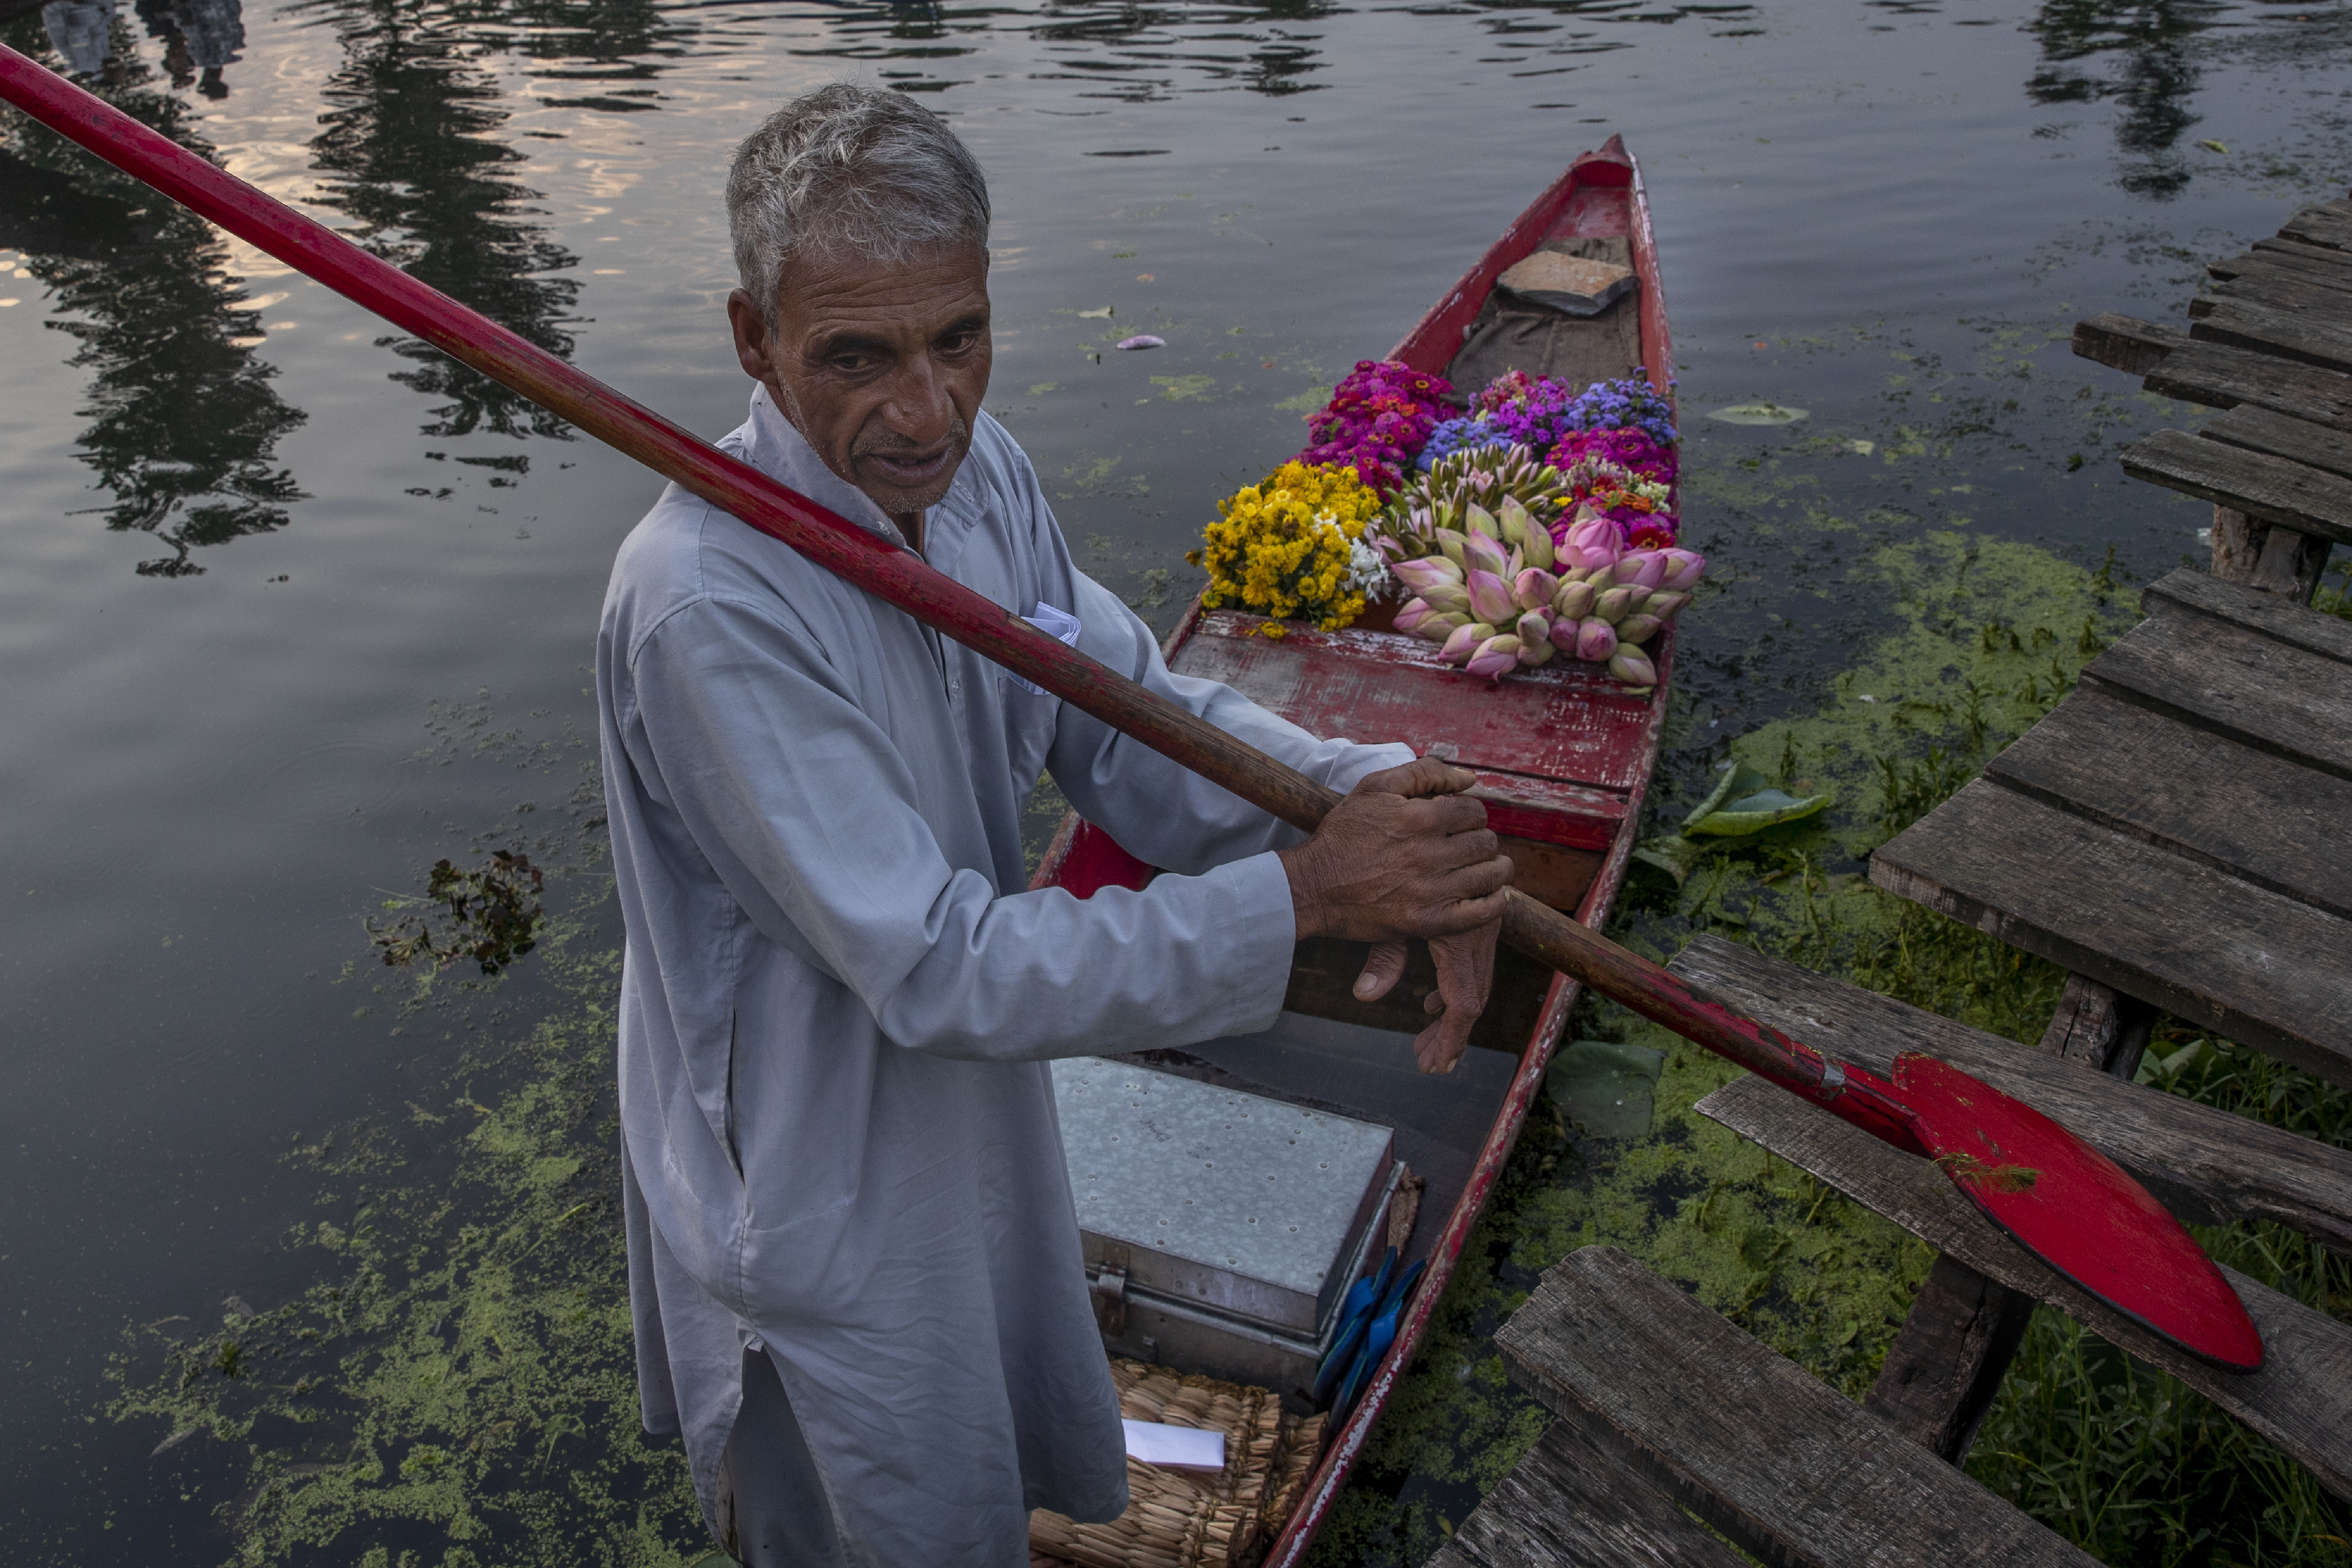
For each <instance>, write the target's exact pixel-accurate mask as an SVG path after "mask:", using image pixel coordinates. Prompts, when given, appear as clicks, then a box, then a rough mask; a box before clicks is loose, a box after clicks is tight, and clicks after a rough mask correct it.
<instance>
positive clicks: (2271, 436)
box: [2197, 295, 2352, 479]
mask: <svg viewBox="0 0 2352 1568" xmlns="http://www.w3.org/2000/svg"><path fill="white" fill-rule="evenodd" d="M2346 298H2347V300H2352V295H2347V296H2346ZM2197 434H2199V435H2200V436H2202V437H2204V438H2205V439H2206V440H2208V441H2219V442H2221V444H2222V445H2223V446H2225V447H2244V448H2245V449H2246V450H2247V451H2249V452H2267V453H2269V454H2270V455H2271V456H2272V457H2274V458H2289V459H2291V460H2293V461H2294V462H2298V463H2301V464H2303V465H2304V466H2305V467H2306V468H2324V469H2326V471H2327V472H2329V473H2331V474H2340V475H2342V476H2344V477H2345V478H2347V479H2352V432H2347V431H2343V430H2331V429H2329V428H2328V427H2327V426H2325V425H2314V424H2313V423H2312V422H2311V421H2310V420H2308V419H2295V418H2292V417H2290V416H2287V415H2284V414H2278V413H2273V411H2272V410H2270V409H2267V408H2245V407H2240V408H2226V409H2223V410H2222V411H2221V413H2219V414H2217V415H2215V416H2213V417H2212V418H2211V419H2210V420H2208V421H2207V422H2206V424H2205V427H2204V428H2203V429H2201V430H2200V431H2198V432H2197Z"/></svg>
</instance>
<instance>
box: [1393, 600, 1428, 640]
mask: <svg viewBox="0 0 2352 1568" xmlns="http://www.w3.org/2000/svg"><path fill="white" fill-rule="evenodd" d="M1429 613H1430V609H1429V606H1428V605H1426V604H1424V603H1423V601H1421V600H1419V599H1407V600H1406V601H1405V602H1404V607H1403V608H1402V609H1401V610H1399V611H1398V612H1397V613H1396V616H1395V617H1394V618H1393V619H1392V620H1391V622H1390V623H1389V624H1390V625H1391V626H1394V627H1395V628H1396V629H1397V630H1398V631H1401V632H1410V631H1412V629H1413V627H1415V626H1419V625H1421V618H1422V617H1423V616H1426V615H1428V614H1429Z"/></svg>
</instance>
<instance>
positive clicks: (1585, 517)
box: [1568, 510, 1624, 559]
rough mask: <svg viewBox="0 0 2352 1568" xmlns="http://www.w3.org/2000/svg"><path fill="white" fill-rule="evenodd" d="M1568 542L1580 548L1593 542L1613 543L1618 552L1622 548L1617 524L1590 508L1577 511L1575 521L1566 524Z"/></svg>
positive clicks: (1584, 547)
mask: <svg viewBox="0 0 2352 1568" xmlns="http://www.w3.org/2000/svg"><path fill="white" fill-rule="evenodd" d="M1568 542H1569V543H1570V544H1573V545H1575V546H1576V547H1577V548H1578V549H1580V550H1582V549H1587V548H1589V547H1591V546H1592V545H1595V544H1608V545H1613V546H1615V547H1616V548H1617V550H1618V552H1620V553H1622V552H1623V549H1624V544H1623V542H1622V539H1621V538H1620V536H1619V534H1618V532H1617V525H1616V524H1615V523H1613V522H1612V521H1609V520H1608V519H1607V518H1605V517H1603V516H1601V514H1600V513H1599V512H1597V511H1592V510H1582V511H1580V512H1578V513H1577V519H1576V521H1574V522H1572V523H1570V524H1569V525H1568ZM1612 559H1613V558H1612Z"/></svg>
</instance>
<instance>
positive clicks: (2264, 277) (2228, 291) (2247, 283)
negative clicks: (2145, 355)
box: [2189, 268, 2352, 321]
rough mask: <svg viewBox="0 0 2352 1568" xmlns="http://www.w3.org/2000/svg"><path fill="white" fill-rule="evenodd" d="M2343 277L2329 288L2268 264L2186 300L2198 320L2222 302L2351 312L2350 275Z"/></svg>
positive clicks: (2325, 312)
mask: <svg viewBox="0 0 2352 1568" xmlns="http://www.w3.org/2000/svg"><path fill="white" fill-rule="evenodd" d="M2328 276H2330V277H2331V278H2332V277H2334V276H2335V275H2334V274H2329V275H2328ZM2344 281H2345V287H2343V288H2331V287H2330V286H2328V285H2327V284H2326V283H2321V282H2317V281H2315V280H2311V279H2303V278H2298V277H2293V276H2282V275H2280V274H2279V273H2276V272H2273V271H2272V270H2270V269H2268V268H2264V269H2263V270H2262V271H2259V272H2248V273H2245V274H2243V275H2242V276H2240V277H2238V278H2235V279H2231V281H2229V282H2227V283H2224V284H2221V286H2220V287H2218V288H2216V289H2213V290H2212V291H2211V292H2210V293H2206V294H2199V295H2197V296H2195V297H2194V298H2192V299H2191V300H2189V320H2191V321H2201V320H2203V319H2204V318H2205V317H2207V316H2210V315H2211V314H2212V313H2213V312H2214V310H2216V309H2218V308H2219V307H2220V306H2221V305H2222V304H2223V303H2225V302H2234V303H2237V304H2242V305H2260V306H2263V307H2264V308H2266V309H2269V310H2311V311H2315V312H2317V313H2319V314H2320V315H2321V316H2323V317H2325V316H2327V315H2338V316H2352V292H2347V289H2352V279H2345V280H2344Z"/></svg>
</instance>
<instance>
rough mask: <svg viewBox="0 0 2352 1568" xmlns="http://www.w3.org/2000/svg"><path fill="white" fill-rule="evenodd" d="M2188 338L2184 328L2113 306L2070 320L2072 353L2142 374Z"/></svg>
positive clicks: (2132, 373)
mask: <svg viewBox="0 0 2352 1568" xmlns="http://www.w3.org/2000/svg"><path fill="white" fill-rule="evenodd" d="M2189 342H2190V339H2189V333H2188V331H2187V330H2186V329H2184V328H2180V327H2174V326H2168V325H2166V324H2165V323H2164V322H2162V321H2141V320H2140V319H2139V318H2138V317H2137V316H2124V315H2118V314H2116V312H2115V311H2113V310H2103V311H2101V312H2100V313H2099V314H2097V315H2095V316H2090V317H2086V318H2085V319H2084V320H2082V321H2077V322H2075V323H2074V353H2075V355H2076V357H2078V358H2081V359H2087V360H2096V361H2098V363H2101V364H2104V365H2107V366H2109V367H2111V368H2113V369H2116V370H2119V371H2123V372H2124V373H2126V374H2129V375H2146V374H2147V373H2148V372H2149V371H2152V370H2154V369H2155V368H2156V367H2157V366H2158V365H2159V364H2161V363H2163V362H2164V357H2165V356H2166V355H2167V354H2168V353H2172V352H2173V351H2174V350H2175V349H2183V348H2187V347H2188V346H2189Z"/></svg>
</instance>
